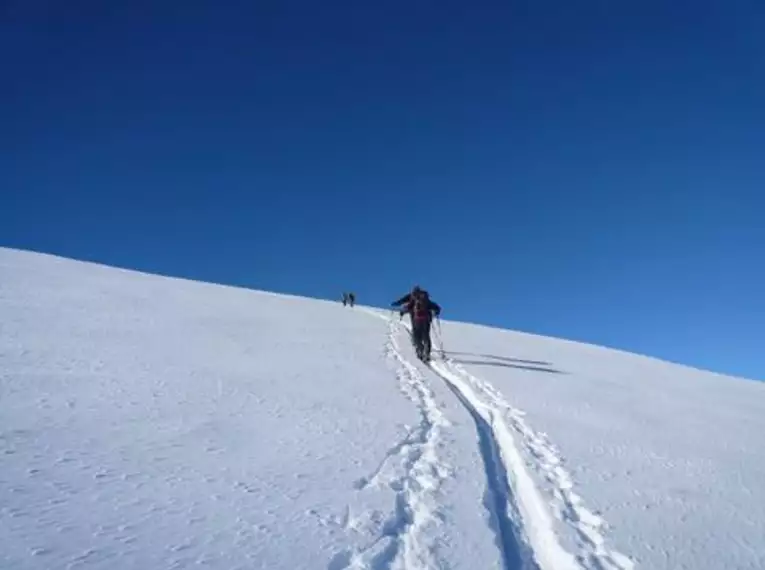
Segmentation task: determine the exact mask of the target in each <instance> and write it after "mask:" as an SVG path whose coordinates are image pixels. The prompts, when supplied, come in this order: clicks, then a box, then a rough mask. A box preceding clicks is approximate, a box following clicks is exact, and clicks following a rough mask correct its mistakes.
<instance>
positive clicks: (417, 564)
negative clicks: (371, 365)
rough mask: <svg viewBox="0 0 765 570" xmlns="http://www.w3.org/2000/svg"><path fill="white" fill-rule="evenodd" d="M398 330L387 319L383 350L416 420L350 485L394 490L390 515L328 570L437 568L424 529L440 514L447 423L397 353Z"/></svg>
mask: <svg viewBox="0 0 765 570" xmlns="http://www.w3.org/2000/svg"><path fill="white" fill-rule="evenodd" d="M386 320H387V319H386ZM397 328H398V327H397V325H396V324H395V323H394V322H393V321H390V323H389V331H388V335H387V340H386V345H385V352H386V355H387V356H388V358H391V359H392V360H393V361H394V363H395V366H396V378H397V380H398V384H399V389H400V390H401V392H402V393H403V394H404V395H405V396H406V397H407V398H408V399H409V400H410V401H412V402H413V403H414V404H415V406H416V407H417V411H418V413H419V416H420V419H419V423H418V424H417V425H416V426H414V427H413V428H411V429H409V430H408V433H407V435H406V436H405V437H404V439H402V440H401V441H400V442H399V443H397V444H396V445H394V446H393V447H392V448H391V449H390V450H389V452H388V454H387V455H386V457H385V458H384V459H383V460H382V462H381V464H380V465H379V466H378V467H377V469H375V470H374V472H373V473H371V474H370V475H369V476H367V477H363V478H362V479H360V480H359V481H357V482H356V484H355V487H356V489H357V490H360V491H361V490H364V489H367V488H370V487H380V486H384V485H387V487H388V488H390V489H391V490H392V491H394V492H395V497H396V499H395V508H394V511H393V513H392V514H391V515H390V517H389V518H388V520H387V521H385V522H384V523H383V525H382V528H381V531H380V534H379V536H378V537H377V538H376V539H375V540H373V542H372V544H370V545H369V546H366V547H362V548H360V549H356V550H350V551H344V552H342V553H340V554H338V555H336V556H335V557H334V559H333V561H332V562H331V563H330V566H329V568H330V570H340V569H343V568H349V569H354V570H361V569H364V570H380V569H383V568H407V569H417V568H422V569H424V568H433V567H438V566H440V563H439V561H437V560H436V545H435V544H434V541H433V540H432V538H433V537H434V536H435V535H434V534H433V533H429V528H430V527H431V525H433V524H437V523H438V521H439V519H440V518H441V515H440V513H439V506H440V502H439V500H438V493H439V489H440V487H441V483H442V482H443V481H444V479H445V478H446V477H447V476H448V474H449V468H448V466H447V465H446V464H445V463H444V462H443V461H442V460H441V459H440V458H439V457H438V449H439V446H440V445H441V443H440V442H441V432H442V430H443V429H444V428H445V427H448V426H449V425H450V424H449V422H448V420H447V419H446V418H445V416H444V414H443V412H442V410H441V408H440V407H439V405H438V404H437V402H436V400H435V396H434V394H433V392H432V391H431V389H430V388H429V387H428V385H427V382H426V381H425V378H424V376H423V375H422V373H420V371H419V370H417V368H416V367H415V366H414V365H412V364H411V363H410V362H408V361H407V360H406V359H405V358H404V356H403V355H402V353H401V351H400V347H399V344H398V340H397V339H396V331H397ZM394 459H398V461H399V462H400V465H401V466H402V467H403V473H402V474H401V475H399V476H397V477H394V478H392V479H391V478H388V477H386V476H385V475H384V473H385V472H386V471H387V469H386V467H387V464H388V463H389V462H391V461H392V460H394Z"/></svg>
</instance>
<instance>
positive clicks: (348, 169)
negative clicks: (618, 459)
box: [0, 0, 765, 378]
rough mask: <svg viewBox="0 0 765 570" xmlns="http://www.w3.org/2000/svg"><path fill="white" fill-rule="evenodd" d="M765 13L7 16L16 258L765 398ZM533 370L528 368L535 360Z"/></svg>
mask: <svg viewBox="0 0 765 570" xmlns="http://www.w3.org/2000/svg"><path fill="white" fill-rule="evenodd" d="M763 29H765V8H764V7H763V6H762V3H761V2H756V1H743V0H732V1H731V2H722V1H717V2H709V1H705V0H701V1H695V2H684V1H680V2H666V1H658V0H649V1H641V2H630V3H627V2H606V1H603V0H599V1H594V0H592V1H591V0H582V1H574V2H571V1H570V0H534V1H527V0H523V1H516V0H505V1H503V2H482V1H479V2H453V1H446V2H444V1H441V2H434V1H425V0H421V1H415V2H411V1H408V2H398V1H393V2H374V3H373V2H358V1H353V2H351V1H348V2H304V1H297V2H296V1H285V2H271V1H267V2H252V1H249V0H247V1H241V2H239V1H237V2H227V1H221V2H194V1H191V2H148V1H131V2H122V1H118V0H115V1H113V2H96V1H79V2H77V1H75V2H68V3H61V2H53V1H52V0H36V1H34V2H27V1H24V0H10V2H5V3H3V4H2V5H0V53H1V54H2V55H1V56H0V58H2V59H0V62H2V69H1V71H2V78H3V88H2V89H0V125H2V128H0V151H2V152H0V192H2V208H1V209H0V244H2V245H5V246H10V247H18V248H25V249H34V250H39V251H45V252H51V253H57V254H62V255H67V256H71V257H76V258H81V259H89V260H96V261H101V262H106V263H110V264H114V265H120V266H127V267H132V268H137V269H141V270H146V271H152V272H159V273H164V274H171V275H179V276H185V277H190V278H195V279H203V280H210V281H216V282H223V283H232V284H238V285H245V286H249V287H254V288H259V289H268V290H276V291H284V292H289V293H297V294H304V295H309V296H316V297H337V296H339V293H340V292H341V291H342V290H343V289H354V290H355V291H356V292H357V294H358V296H359V299H360V301H361V302H367V303H371V304H385V303H387V302H389V301H390V300H392V299H393V298H395V297H397V296H399V295H400V294H402V293H403V292H405V291H406V290H407V289H408V288H409V287H410V286H411V285H412V284H414V283H420V284H421V285H423V286H425V287H427V288H428V289H430V290H431V292H432V293H433V295H434V297H435V298H436V299H437V300H438V301H439V302H441V304H442V305H443V306H444V308H445V316H447V317H448V318H453V319H459V320H469V321H474V322H482V323H487V324H493V325H499V326H503V327H508V328H514V329H520V330H526V331H530V332H536V333H541V334H548V335H554V336H560V337H566V338H573V339H577V340H584V341H588V342H594V343H598V344H605V345H608V346H613V347H618V348H623V349H626V350H631V351H636V352H641V353H647V354H651V355H655V356H658V357H662V358H667V359H670V360H674V361H679V362H683V363H688V364H692V365H696V366H700V367H705V368H710V369H713V370H718V371H723V372H729V373H734V374H740V375H744V376H749V377H756V378H765V359H763V349H762V346H763V345H762V342H763V337H764V335H763V333H764V332H765V327H763V317H765V302H763V290H765V289H764V285H765V278H764V277H765V273H764V271H765V270H764V269H763V246H765V224H764V223H763V222H762V211H761V209H762V206H763V203H765V103H764V102H765V34H763V33H762V30H763ZM508 352H509V353H511V352H512V347H508Z"/></svg>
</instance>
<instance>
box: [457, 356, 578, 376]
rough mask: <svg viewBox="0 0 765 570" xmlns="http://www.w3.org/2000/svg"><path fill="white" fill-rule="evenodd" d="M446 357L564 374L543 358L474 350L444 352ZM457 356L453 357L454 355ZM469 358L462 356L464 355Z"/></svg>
mask: <svg viewBox="0 0 765 570" xmlns="http://www.w3.org/2000/svg"><path fill="white" fill-rule="evenodd" d="M444 355H445V356H446V357H447V358H450V359H451V360H452V361H454V362H456V363H458V364H467V365H469V366H498V367H501V368H515V369H516V370H529V371H531V372H545V373H547V374H565V372H562V371H560V370H557V369H556V368H553V367H552V363H550V362H545V361H543V360H525V359H523V358H512V357H509V356H497V355H496V354H476V353H474V352H453V351H451V350H447V351H445V352H444ZM455 356H456V357H457V358H454V357H455ZM466 356H467V357H469V358H464V357H466Z"/></svg>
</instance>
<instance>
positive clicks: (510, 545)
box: [0, 249, 765, 570]
mask: <svg viewBox="0 0 765 570" xmlns="http://www.w3.org/2000/svg"><path fill="white" fill-rule="evenodd" d="M398 293H400V292H398V291H392V292H391V296H392V297H394V296H396V294H398ZM446 310H447V311H448V307H446ZM435 336H436V345H437V346H438V347H441V346H443V348H444V349H445V352H444V354H443V358H441V355H440V353H438V355H437V357H436V358H435V359H434V361H433V363H432V364H431V365H430V366H426V365H424V364H422V363H420V362H418V361H416V360H415V359H414V357H413V352H412V350H411V347H410V344H409V342H408V331H407V328H406V323H405V322H403V323H402V322H400V321H399V319H398V317H397V316H396V317H395V318H393V319H391V316H390V315H388V314H387V313H385V312H383V311H379V310H373V309H367V308H363V307H356V308H355V309H350V308H343V307H342V306H341V305H340V304H338V303H327V302H320V301H314V300H307V299H300V298H292V297H286V296H278V295H272V294H266V293H260V292H253V291H246V290H241V289H234V288H229V287H222V286H216V285H209V284H202V283H194V282H190V281H183V280H177V279H169V278H163V277H157V276H151V275H144V274H139V273H134V272H129V271H125V270H119V269H113V268H107V267H103V266H98V265H93V264H86V263H80V262H75V261H70V260H65V259H61V258H56V257H51V256H45V255H40V254H32V253H27V252H19V251H14V250H7V249H0V405H1V406H2V411H1V413H0V461H1V463H0V568H4V569H5V568H9V569H48V568H71V569H73V570H75V569H78V570H79V569H96V568H98V569H109V570H114V569H123V568H131V569H132V568H136V569H137V568H153V569H160V568H162V569H164V568H168V569H170V568H196V567H199V568H211V569H216V570H217V569H226V570H230V569H236V568H241V569H245V568H246V569H252V568H268V569H284V570H287V569H289V570H293V569H298V568H321V569H328V570H342V569H345V568H351V569H374V570H378V569H384V568H394V569H412V570H419V569H425V568H449V569H474V568H481V569H488V568H498V569H504V570H532V569H534V570H596V569H598V570H624V569H628V568H646V569H650V570H678V569H684V568H688V569H694V570H704V569H719V568H736V569H748V568H751V569H755V568H757V569H761V568H764V567H765V541H763V537H764V536H765V485H764V484H763V481H765V443H763V437H762V434H763V433H765V385H762V384H760V383H756V382H750V381H746V380H740V379H735V378H729V377H724V376H720V375H715V374H711V373H706V372H700V371H697V370H692V369H689V368H685V367H681V366H677V365H672V364H667V363H664V362H660V361H657V360H653V359H649V358H645V357H640V356H635V355H630V354H626V353H621V352H617V351H611V350H606V349H603V348H598V347H594V346H589V345H583V344H577V343H572V342H566V341H561V340H555V339H548V338H541V337H536V336H531V335H525V334H519V333H512V332H507V331H500V330H496V329H490V328H485V327H478V326H472V325H464V324H457V323H444V326H443V335H442V336H441V335H439V334H435Z"/></svg>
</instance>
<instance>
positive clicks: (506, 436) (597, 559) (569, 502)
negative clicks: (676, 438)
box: [431, 359, 634, 570]
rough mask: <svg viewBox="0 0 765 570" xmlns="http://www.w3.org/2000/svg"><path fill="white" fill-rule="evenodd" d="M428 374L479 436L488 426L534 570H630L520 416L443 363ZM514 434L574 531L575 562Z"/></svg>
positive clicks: (555, 457)
mask: <svg viewBox="0 0 765 570" xmlns="http://www.w3.org/2000/svg"><path fill="white" fill-rule="evenodd" d="M431 368H432V369H433V370H434V371H435V372H436V373H437V374H438V375H439V376H441V377H442V378H443V379H444V380H445V381H446V382H447V384H449V386H450V388H451V389H452V390H453V391H454V392H455V393H456V394H457V395H458V398H459V399H460V401H462V402H463V404H464V405H465V406H466V407H467V408H468V410H469V411H470V412H471V414H473V415H474V417H475V416H476V415H477V416H480V417H481V418H482V421H480V422H479V420H478V419H476V424H477V425H478V426H479V429H484V430H485V429H486V426H489V429H490V430H491V433H492V437H493V439H494V442H495V443H496V446H497V448H498V449H499V453H500V455H501V457H502V460H503V461H504V465H505V468H506V470H507V473H508V480H509V481H510V487H511V488H514V490H515V492H514V493H512V494H509V495H508V497H510V498H512V497H513V496H515V497H517V498H518V504H517V510H518V511H520V516H521V519H522V521H523V522H522V525H523V528H524V530H525V533H526V535H527V536H528V539H529V541H530V543H531V546H532V549H533V552H534V555H535V557H536V562H537V564H538V567H539V568H540V570H548V569H549V570H552V569H556V570H557V569H560V568H567V569H568V568H571V569H573V568H581V569H585V570H631V569H632V568H634V563H633V562H632V561H631V560H630V559H629V558H628V557H626V556H625V555H623V554H621V553H619V552H616V551H614V550H611V549H609V548H608V547H607V546H606V540H605V537H604V528H605V526H606V525H605V521H604V520H603V519H602V518H601V517H599V516H598V515H596V514H594V513H593V512H591V511H590V510H589V509H587V508H586V507H585V506H584V504H583V501H582V499H581V497H579V496H578V495H577V494H576V493H575V492H574V491H573V482H572V479H571V477H570V475H569V474H568V473H567V472H566V470H565V469H564V467H563V465H562V464H563V459H562V457H561V456H560V453H559V452H558V451H557V450H556V449H555V447H554V446H553V445H552V444H551V443H550V442H549V441H548V440H547V438H546V437H545V436H544V435H542V434H537V433H536V432H534V430H532V429H531V428H530V427H529V425H528V424H527V423H526V421H525V420H524V418H523V412H521V411H520V410H517V409H515V408H513V407H512V406H511V405H510V404H509V403H508V402H507V401H506V400H505V399H504V398H503V397H502V396H501V395H500V394H499V392H498V391H497V390H496V389H494V387H493V386H491V384H489V383H488V382H486V381H483V380H481V379H479V378H477V377H475V376H473V375H472V374H470V373H468V372H467V371H466V370H465V369H464V368H463V367H462V366H460V365H459V364H456V363H454V362H452V361H450V360H449V359H445V360H444V361H443V362H434V363H433V364H432V365H431ZM480 426H484V427H483V428H481V427H480ZM514 434H516V435H517V436H520V442H521V445H522V446H523V448H524V449H525V451H526V452H527V453H528V455H529V456H530V457H532V458H533V460H534V462H535V464H534V465H533V466H532V467H533V468H534V469H535V470H536V471H537V472H539V473H540V474H541V475H542V476H543V477H544V478H545V479H546V481H547V482H548V483H549V484H550V485H551V486H552V488H553V501H552V505H553V507H554V508H555V511H556V515H557V517H558V518H559V519H560V520H562V521H564V522H565V523H567V524H568V525H570V526H572V527H573V528H574V529H575V531H576V536H577V542H578V549H579V553H578V555H577V557H576V559H575V560H574V558H573V557H572V556H571V554H569V553H568V552H566V551H565V550H563V548H562V546H561V545H560V544H559V543H558V541H557V538H556V536H555V531H554V529H553V521H552V520H551V519H550V517H549V515H548V513H547V509H546V508H545V505H544V501H543V499H542V497H541V494H540V492H539V491H538V490H537V488H536V486H535V485H534V483H533V480H532V478H531V477H530V475H529V473H528V471H527V469H526V464H525V462H524V460H523V458H522V456H521V454H520V453H519V451H518V447H517V445H516V443H515V436H514ZM512 510H514V509H512ZM523 567H524V568H526V566H523ZM528 567H529V568H533V567H534V566H528Z"/></svg>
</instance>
